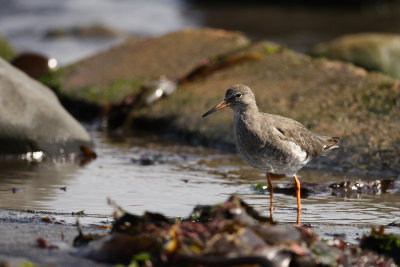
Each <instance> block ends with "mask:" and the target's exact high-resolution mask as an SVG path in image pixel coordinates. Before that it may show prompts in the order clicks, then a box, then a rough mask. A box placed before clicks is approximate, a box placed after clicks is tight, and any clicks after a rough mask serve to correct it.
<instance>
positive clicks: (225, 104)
mask: <svg viewBox="0 0 400 267" xmlns="http://www.w3.org/2000/svg"><path fill="white" fill-rule="evenodd" d="M227 106H229V103H228V102H226V101H225V100H224V101H222V102H221V103H219V104H218V105H216V106H215V107H213V108H212V109H210V110H209V111H207V112H206V113H204V114H203V116H202V117H203V118H204V117H205V116H207V115H210V114H211V113H214V112H215V111H217V110H220V109H223V108H226V107H227Z"/></svg>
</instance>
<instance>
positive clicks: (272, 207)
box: [267, 172, 274, 219]
mask: <svg viewBox="0 0 400 267" xmlns="http://www.w3.org/2000/svg"><path fill="white" fill-rule="evenodd" d="M267 179H268V189H269V214H270V217H271V219H272V214H273V213H274V205H273V203H274V199H273V197H274V187H273V186H272V182H271V174H270V173H268V172H267Z"/></svg>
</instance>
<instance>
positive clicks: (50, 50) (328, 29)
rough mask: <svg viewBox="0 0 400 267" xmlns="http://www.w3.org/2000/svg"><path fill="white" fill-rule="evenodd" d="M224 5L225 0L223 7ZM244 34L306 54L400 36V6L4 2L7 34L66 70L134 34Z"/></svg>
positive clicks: (155, 0) (0, 27)
mask: <svg viewBox="0 0 400 267" xmlns="http://www.w3.org/2000/svg"><path fill="white" fill-rule="evenodd" d="M216 2H217V3H216ZM203 26H209V27H217V28H223V29H226V30H235V31H242V32H244V33H245V34H246V35H247V36H249V37H250V38H251V39H253V40H259V39H268V40H271V41H274V42H277V43H279V44H283V45H286V46H287V47H289V48H291V49H294V50H297V51H301V52H306V51H307V50H308V49H309V48H310V47H311V46H312V45H314V44H316V43H319V42H322V41H328V40H331V39H333V38H336V37H338V36H341V35H344V34H349V33H357V32H392V33H398V32H400V4H399V1H361V0H353V1H312V0H311V1H196V0H187V1H183V0H148V1H140V0H86V1H80V0H63V1H55V0H0V35H2V36H3V37H5V38H6V39H7V40H8V41H9V42H10V43H11V45H12V46H13V47H14V48H16V49H18V50H19V51H33V52H39V53H42V54H44V55H46V56H48V57H55V58H57V59H58V60H59V62H60V63H61V65H65V64H68V63H71V62H74V61H76V60H79V59H81V58H83V57H87V56H89V55H91V54H93V53H95V52H96V51H98V50H103V49H106V48H108V47H110V46H112V45H114V44H116V43H118V42H121V41H122V40H123V39H125V38H126V37H128V36H130V35H135V36H156V35H161V34H164V33H167V32H170V31H176V30H179V29H182V28H187V27H203Z"/></svg>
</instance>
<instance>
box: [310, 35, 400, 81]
mask: <svg viewBox="0 0 400 267" xmlns="http://www.w3.org/2000/svg"><path fill="white" fill-rule="evenodd" d="M310 54H311V55H312V56H318V57H327V58H330V59H339V60H344V61H348V62H352V63H354V64H356V65H358V66H361V67H364V68H366V69H368V70H376V71H380V72H383V73H386V74H388V75H390V76H391V77H393V78H396V79H400V35H399V34H385V33H359V34H351V35H345V36H342V37H340V38H337V39H334V40H332V41H329V42H325V43H321V44H318V45H316V46H315V47H313V48H312V50H311V51H310Z"/></svg>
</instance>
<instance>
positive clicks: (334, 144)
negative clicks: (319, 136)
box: [322, 136, 340, 154]
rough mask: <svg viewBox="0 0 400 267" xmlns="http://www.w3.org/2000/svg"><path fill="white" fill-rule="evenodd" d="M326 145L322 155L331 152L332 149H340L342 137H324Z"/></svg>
mask: <svg viewBox="0 0 400 267" xmlns="http://www.w3.org/2000/svg"><path fill="white" fill-rule="evenodd" d="M324 139H325V142H326V144H325V145H324V147H323V149H322V153H323V154H325V153H328V152H329V151H331V150H332V149H335V148H338V147H339V145H338V144H339V141H340V137H328V136H326V137H324Z"/></svg>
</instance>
